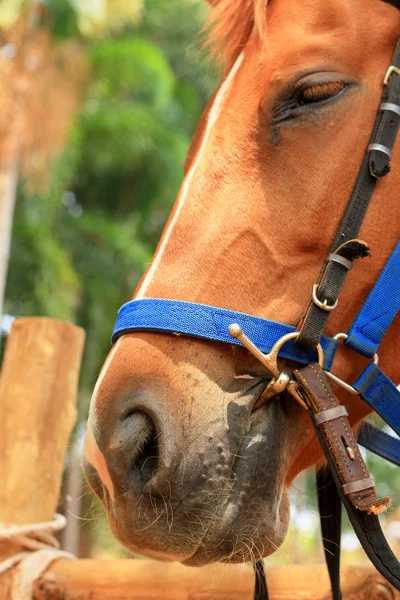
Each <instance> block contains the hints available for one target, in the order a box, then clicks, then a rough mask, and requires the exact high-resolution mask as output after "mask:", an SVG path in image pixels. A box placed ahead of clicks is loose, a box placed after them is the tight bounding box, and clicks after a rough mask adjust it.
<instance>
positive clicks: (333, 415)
mask: <svg viewBox="0 0 400 600" xmlns="http://www.w3.org/2000/svg"><path fill="white" fill-rule="evenodd" d="M293 375H294V377H295V379H296V381H297V382H298V383H299V386H300V393H301V394H302V395H304V401H305V403H306V405H307V407H309V409H310V411H311V414H312V419H313V423H314V426H315V427H316V428H317V430H318V431H319V432H320V435H321V437H322V438H323V440H324V448H325V447H326V448H327V451H328V452H329V453H330V455H331V457H332V460H333V463H334V465H335V470H336V472H337V475H338V477H339V479H340V482H341V483H340V485H341V489H342V492H343V493H344V494H345V495H346V496H348V498H349V500H350V502H351V503H352V504H353V505H354V506H355V507H356V508H358V509H359V510H361V511H365V512H367V513H370V514H379V513H380V512H382V511H384V510H385V509H386V508H387V507H388V506H389V504H390V498H388V497H385V498H381V499H380V498H378V496H377V495H376V491H375V484H374V481H373V479H372V478H371V476H370V474H369V472H368V469H367V467H366V465H365V463H364V460H363V457H362V456H361V453H360V450H359V448H358V445H357V442H356V440H355V438H354V435H353V432H352V430H351V427H350V424H349V422H348V420H347V416H346V415H347V411H346V409H345V408H344V406H341V405H340V404H339V401H338V400H337V398H336V396H335V395H334V394H333V392H332V390H331V388H330V386H329V383H328V381H327V378H326V376H325V374H324V372H323V370H322V369H321V367H320V366H319V365H318V364H317V363H314V364H311V365H309V366H308V367H304V368H303V369H298V370H295V371H294V372H293Z"/></svg>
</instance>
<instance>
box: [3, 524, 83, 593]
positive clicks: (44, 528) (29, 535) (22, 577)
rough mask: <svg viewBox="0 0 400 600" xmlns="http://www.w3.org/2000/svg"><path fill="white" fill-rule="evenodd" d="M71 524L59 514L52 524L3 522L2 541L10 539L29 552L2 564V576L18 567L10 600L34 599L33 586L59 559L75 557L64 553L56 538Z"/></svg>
mask: <svg viewBox="0 0 400 600" xmlns="http://www.w3.org/2000/svg"><path fill="white" fill-rule="evenodd" d="M66 523H67V520H66V518H65V517H64V516H63V515H60V514H58V513H56V514H55V515H54V519H53V520H52V521H46V522H44V523H34V524H28V525H15V524H13V523H2V522H0V542H1V541H2V540H10V541H12V542H13V543H15V544H18V545H19V546H23V547H24V548H26V551H23V552H19V553H18V554H14V556H10V558H6V559H5V560H3V561H2V562H0V575H1V574H2V573H5V572H6V571H8V570H9V569H11V568H12V567H14V566H15V565H17V566H16V567H15V569H14V577H13V582H12V591H11V598H10V600H32V593H33V585H34V583H35V581H37V580H38V579H39V577H40V576H41V575H42V574H43V573H44V572H45V571H46V569H47V568H48V567H49V565H50V564H51V563H52V562H53V561H55V560H57V559H59V558H70V559H73V558H75V556H74V555H73V554H70V553H69V552H63V551H62V550H60V549H59V548H60V544H59V543H58V541H57V540H56V538H55V537H54V536H53V535H52V534H53V533H55V532H56V531H60V530H61V529H64V527H65V525H66Z"/></svg>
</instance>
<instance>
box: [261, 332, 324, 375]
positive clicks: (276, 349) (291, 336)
mask: <svg viewBox="0 0 400 600" xmlns="http://www.w3.org/2000/svg"><path fill="white" fill-rule="evenodd" d="M299 335H300V331H292V332H290V333H287V334H286V335H283V336H282V337H281V338H279V340H278V341H277V342H275V344H274V345H273V347H272V349H271V351H270V352H269V354H268V356H269V357H270V358H272V359H273V360H276V361H277V359H278V354H279V350H280V349H281V348H282V346H284V344H286V342H288V341H289V340H296V339H297V338H298V337H299ZM316 350H317V353H318V364H319V366H320V367H321V368H322V367H323V364H324V350H323V348H322V346H321V344H318V346H317V348H316Z"/></svg>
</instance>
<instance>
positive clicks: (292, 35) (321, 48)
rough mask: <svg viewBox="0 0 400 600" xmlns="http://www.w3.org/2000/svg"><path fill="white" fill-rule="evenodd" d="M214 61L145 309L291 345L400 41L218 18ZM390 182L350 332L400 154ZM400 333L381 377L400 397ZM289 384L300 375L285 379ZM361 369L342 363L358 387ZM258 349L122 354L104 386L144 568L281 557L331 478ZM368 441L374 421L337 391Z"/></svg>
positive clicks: (125, 508)
mask: <svg viewBox="0 0 400 600" xmlns="http://www.w3.org/2000/svg"><path fill="white" fill-rule="evenodd" d="M210 10H211V19H212V21H213V23H214V26H213V29H212V31H211V33H210V45H211V46H212V48H213V49H214V52H215V53H216V55H217V56H218V57H219V58H221V61H222V62H223V64H224V71H223V76H222V79H221V82H220V84H219V86H218V88H217V90H216V92H215V93H214V94H213V96H212V97H211V99H210V101H209V103H208V105H207V106H206V108H205V111H204V113H203V115H202V117H201V119H200V122H199V124H198V127H197V130H196V132H195V134H194V137H193V141H192V143H191V146H190V149H189V151H188V155H187V159H186V162H185V177H184V180H183V183H182V187H181V189H180V191H179V194H178V197H177V199H176V202H175V205H174V208H173V211H172V214H171V216H170V218H169V220H168V222H167V225H166V227H165V229H164V232H163V234H162V237H161V240H160V242H159V244H158V247H157V249H156V252H155V255H154V257H153V260H152V262H151V264H150V266H149V267H148V269H147V271H146V273H145V274H144V276H143V278H142V279H141V281H140V283H139V285H138V287H137V289H136V291H135V293H134V296H133V298H134V299H146V298H159V299H173V300H182V301H188V302H193V303H201V304H205V305H211V306H215V307H221V308H223V309H230V310H234V311H241V312H243V313H249V314H252V315H256V316H259V317H262V318H267V319H273V320H276V321H280V322H283V323H288V324H291V325H293V326H296V325H297V324H298V323H299V320H300V318H301V316H302V314H303V311H304V307H305V306H306V305H307V301H308V299H309V297H310V292H311V289H312V287H313V283H314V282H315V281H316V280H317V279H318V273H319V271H320V266H321V264H322V263H323V261H324V259H325V257H326V256H327V253H328V251H329V247H330V244H331V241H332V239H333V237H334V234H335V231H336V230H337V228H338V225H339V222H340V220H341V217H342V215H343V212H344V210H345V206H346V202H347V200H348V198H349V196H350V193H351V190H352V188H353V185H354V182H355V179H356V176H357V173H358V171H359V168H360V164H361V161H362V158H363V155H364V152H365V149H366V147H367V144H368V139H369V135H370V132H371V129H372V127H373V123H374V119H375V116H376V111H377V107H378V105H379V101H380V96H381V91H382V80H383V76H384V74H385V73H386V72H387V68H388V65H390V61H391V58H392V55H393V51H394V48H395V45H396V42H397V39H398V38H399V36H400V14H399V11H398V10H397V9H396V8H395V6H392V5H391V4H390V3H387V2H384V1H383V0H351V1H350V0H323V1H322V0H303V1H302V2H293V1H291V0H270V2H268V3H267V2H266V1H264V0H215V1H214V2H213V3H212V5H211V9H210ZM392 167H393V168H392V172H391V173H390V175H389V176H388V177H386V178H385V179H383V180H382V181H380V182H379V187H378V188H377V190H376V192H375V195H374V198H373V201H372V203H371V206H370V207H369V209H368V213H367V216H366V219H365V221H364V223H363V225H362V228H361V232H360V238H361V239H362V240H366V241H367V242H368V246H369V247H370V249H371V254H372V258H371V257H369V258H368V257H367V258H363V259H362V260H359V261H357V263H356V266H355V267H354V269H353V271H352V272H351V273H350V274H349V276H348V280H347V282H346V285H345V286H344V289H343V292H342V294H341V296H340V301H339V305H340V311H339V310H337V311H333V312H332V313H331V315H330V318H329V321H328V324H327V327H326V332H327V334H329V335H333V334H336V333H338V332H342V331H347V329H348V327H349V326H350V324H351V322H352V321H353V319H354V317H355V315H356V314H357V312H358V311H359V309H360V307H361V305H362V303H363V301H364V300H365V298H366V296H367V294H368V292H369V290H370V288H371V286H372V284H373V282H374V281H375V280H376V278H377V277H378V274H379V272H380V271H381V270H382V268H383V265H384V263H385V261H386V259H387V257H388V256H389V254H390V252H391V250H392V248H393V246H394V244H395V243H396V241H397V239H398V232H399V231H400V206H399V202H398V190H399V189H400V144H399V143H397V144H396V145H395V147H394V151H393V158H392ZM399 354H400V323H399V322H398V321H397V323H396V324H394V325H393V327H392V328H391V330H390V332H389V333H388V334H387V335H386V337H385V339H384V342H383V344H382V346H381V349H380V365H382V366H383V367H384V369H385V372H386V373H387V374H388V375H389V376H390V377H391V379H393V380H395V381H399V380H400V370H399V362H398V356H399ZM282 363H283V364H284V366H285V368H288V369H290V368H291V367H292V366H293V365H292V363H290V361H289V362H288V361H287V360H282ZM365 364H366V359H365V358H364V357H362V356H361V355H356V354H355V353H354V352H352V351H351V350H350V349H348V348H346V347H344V346H340V348H339V349H338V352H337V355H336V358H335V362H334V370H335V372H336V373H338V374H340V377H341V378H342V379H343V380H345V381H352V380H354V378H356V377H357V375H358V374H359V373H360V372H361V371H362V369H363V368H364V367H365ZM268 381H269V375H268V373H267V371H266V369H265V367H264V366H263V365H262V364H261V363H260V362H259V361H257V360H256V358H255V357H254V356H253V355H252V354H251V353H249V352H248V351H247V350H246V349H245V348H243V347H238V346H237V345H233V344H232V345H226V344H222V343H219V342H215V341H210V340H205V339H198V338H192V337H189V336H185V335H176V336H172V335H166V334H163V333H160V332H154V331H138V332H133V333H127V334H125V335H122V336H121V337H119V339H118V340H117V342H116V343H115V344H114V346H113V348H112V350H111V351H110V354H109V355H108V357H107V359H106V361H105V363H104V365H103V368H102V370H101V373H100V375H99V378H98V381H97V383H96V386H95V389H94V392H93V396H92V400H91V407H90V414H89V420H88V427H87V437H86V444H85V464H84V470H85V474H86V477H87V480H88V482H89V484H90V486H91V488H92V489H93V491H94V492H95V493H96V494H97V495H98V497H99V498H100V500H101V502H102V503H103V505H104V507H105V510H106V512H107V515H108V519H109V523H110V526H111V529H112V531H113V534H114V535H115V536H116V538H117V539H118V540H119V541H120V542H121V544H122V545H123V546H124V547H126V548H127V549H128V550H129V551H131V552H132V553H134V554H138V555H142V556H146V557H150V558H155V559H158V560H162V561H180V562H181V563H183V564H186V565H195V566H198V565H204V564H208V563H212V562H230V563H235V562H244V561H249V560H257V559H259V558H261V557H266V556H268V555H270V554H272V553H273V552H274V551H275V550H276V549H277V548H278V547H279V546H280V545H281V543H282V542H283V540H284V539H285V536H286V533H287V529H288V524H289V520H290V507H289V493H290V487H291V485H292V482H293V480H294V478H295V477H296V476H297V475H298V474H299V473H300V472H301V471H303V470H305V469H307V468H308V467H311V466H313V465H316V464H319V463H321V462H322V461H323V454H322V452H321V449H320V446H319V444H318V441H317V439H316V435H315V432H314V429H313V427H312V425H311V424H310V420H309V418H308V416H307V414H306V411H304V409H303V407H302V406H301V405H300V403H298V402H296V401H295V400H294V399H293V397H292V396H291V395H290V394H288V393H286V392H283V393H282V394H280V395H277V396H275V397H274V398H272V399H271V400H269V401H268V402H262V403H259V402H258V400H259V398H260V396H261V395H262V393H263V390H264V389H265V387H266V385H267V382H268ZM338 398H339V400H340V402H341V403H342V404H345V403H346V405H347V409H348V413H349V421H350V424H351V427H352V428H354V430H356V429H357V427H358V426H359V424H360V423H361V422H362V420H363V419H365V417H367V416H368V414H369V413H370V412H371V409H370V408H369V407H368V406H367V405H366V404H365V403H363V402H362V401H361V400H360V399H359V398H358V397H357V396H352V397H351V401H349V396H348V393H347V392H346V391H345V390H343V389H339V388H338Z"/></svg>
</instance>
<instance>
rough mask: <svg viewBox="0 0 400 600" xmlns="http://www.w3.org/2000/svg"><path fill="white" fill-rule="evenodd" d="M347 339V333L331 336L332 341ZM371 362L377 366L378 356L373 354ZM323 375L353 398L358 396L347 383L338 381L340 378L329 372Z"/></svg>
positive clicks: (353, 388) (341, 380)
mask: <svg viewBox="0 0 400 600" xmlns="http://www.w3.org/2000/svg"><path fill="white" fill-rule="evenodd" d="M348 337H349V336H348V335H347V333H337V334H336V335H334V336H333V339H334V340H347V338H348ZM372 360H373V361H374V363H375V364H376V365H377V364H378V363H379V356H378V355H377V354H376V353H375V354H374V356H373V359H372ZM325 375H327V376H328V377H329V379H331V380H332V381H334V382H335V383H337V385H338V386H340V387H341V388H342V389H344V390H346V391H347V392H349V394H354V395H355V396H359V393H358V391H357V390H356V389H355V387H353V386H352V385H350V384H349V383H346V382H345V381H343V379H340V377H337V376H336V375H334V374H333V373H331V372H330V371H325Z"/></svg>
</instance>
